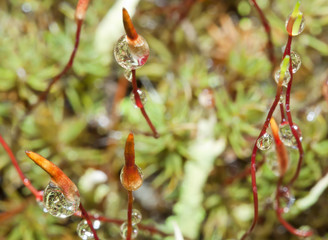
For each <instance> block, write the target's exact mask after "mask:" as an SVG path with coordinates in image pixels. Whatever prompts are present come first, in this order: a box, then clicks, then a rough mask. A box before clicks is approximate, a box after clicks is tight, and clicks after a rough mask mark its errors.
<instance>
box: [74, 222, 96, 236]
mask: <svg viewBox="0 0 328 240" xmlns="http://www.w3.org/2000/svg"><path fill="white" fill-rule="evenodd" d="M76 232H77V234H78V235H79V237H80V238H82V239H83V240H87V239H94V236H93V233H92V231H91V228H90V227H89V225H88V222H87V220H85V219H83V220H82V221H81V222H80V223H79V224H78V225H77V227H76Z"/></svg>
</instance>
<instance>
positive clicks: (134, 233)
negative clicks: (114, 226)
mask: <svg viewBox="0 0 328 240" xmlns="http://www.w3.org/2000/svg"><path fill="white" fill-rule="evenodd" d="M120 233H121V237H122V238H123V239H126V237H127V234H128V223H127V222H124V223H123V224H122V225H121V232H120ZM137 236H138V227H137V225H132V234H131V238H132V239H134V238H136V237H137Z"/></svg>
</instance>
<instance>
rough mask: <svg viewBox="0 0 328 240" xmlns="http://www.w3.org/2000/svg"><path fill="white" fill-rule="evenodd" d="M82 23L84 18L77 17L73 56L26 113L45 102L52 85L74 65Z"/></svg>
mask: <svg viewBox="0 0 328 240" xmlns="http://www.w3.org/2000/svg"><path fill="white" fill-rule="evenodd" d="M82 23H83V20H82V19H77V20H76V25H77V28H76V34H75V44H74V49H73V51H72V53H71V56H70V58H69V60H68V62H67V64H66V66H65V67H64V69H63V70H62V71H61V72H60V73H59V74H57V75H56V76H54V77H53V78H52V79H51V81H50V82H49V84H48V86H47V88H46V90H45V91H44V92H42V93H41V94H40V95H39V97H38V100H37V102H36V103H35V104H33V105H31V106H30V107H29V108H28V110H27V112H26V115H28V114H29V113H30V112H32V111H33V109H35V108H36V107H37V106H38V105H39V104H40V103H41V102H43V101H44V100H45V99H46V97H47V95H48V94H49V92H50V90H51V88H52V86H53V85H54V84H55V83H56V82H57V81H58V80H59V79H60V78H61V77H62V76H63V75H64V74H65V73H67V71H68V70H69V69H70V68H71V67H72V65H73V62H74V59H75V55H76V52H77V49H78V47H79V43H80V35H81V28H82Z"/></svg>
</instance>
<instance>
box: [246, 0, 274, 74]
mask: <svg viewBox="0 0 328 240" xmlns="http://www.w3.org/2000/svg"><path fill="white" fill-rule="evenodd" d="M251 2H252V3H253V4H254V7H255V8H256V10H257V12H258V13H259V15H260V18H261V22H262V25H263V27H264V29H265V32H266V34H267V36H268V43H267V49H268V53H269V60H270V62H271V64H272V70H273V69H274V66H275V61H276V59H275V56H274V49H273V44H272V37H271V27H270V24H269V22H268V20H267V18H266V17H265V15H264V13H263V11H262V9H261V8H260V7H259V5H257V2H256V0H251Z"/></svg>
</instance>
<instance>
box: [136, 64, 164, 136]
mask: <svg viewBox="0 0 328 240" xmlns="http://www.w3.org/2000/svg"><path fill="white" fill-rule="evenodd" d="M132 88H133V89H132V91H133V94H134V101H135V103H136V106H137V107H138V108H139V109H140V111H141V113H142V115H143V116H144V118H145V119H146V121H147V123H148V125H149V127H150V128H151V130H152V132H153V136H154V138H159V134H158V132H157V130H156V128H155V127H154V125H153V123H152V122H151V120H150V118H149V117H148V115H147V113H146V110H145V108H144V106H143V104H142V102H141V99H140V95H139V93H138V86H137V80H136V70H132Z"/></svg>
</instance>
